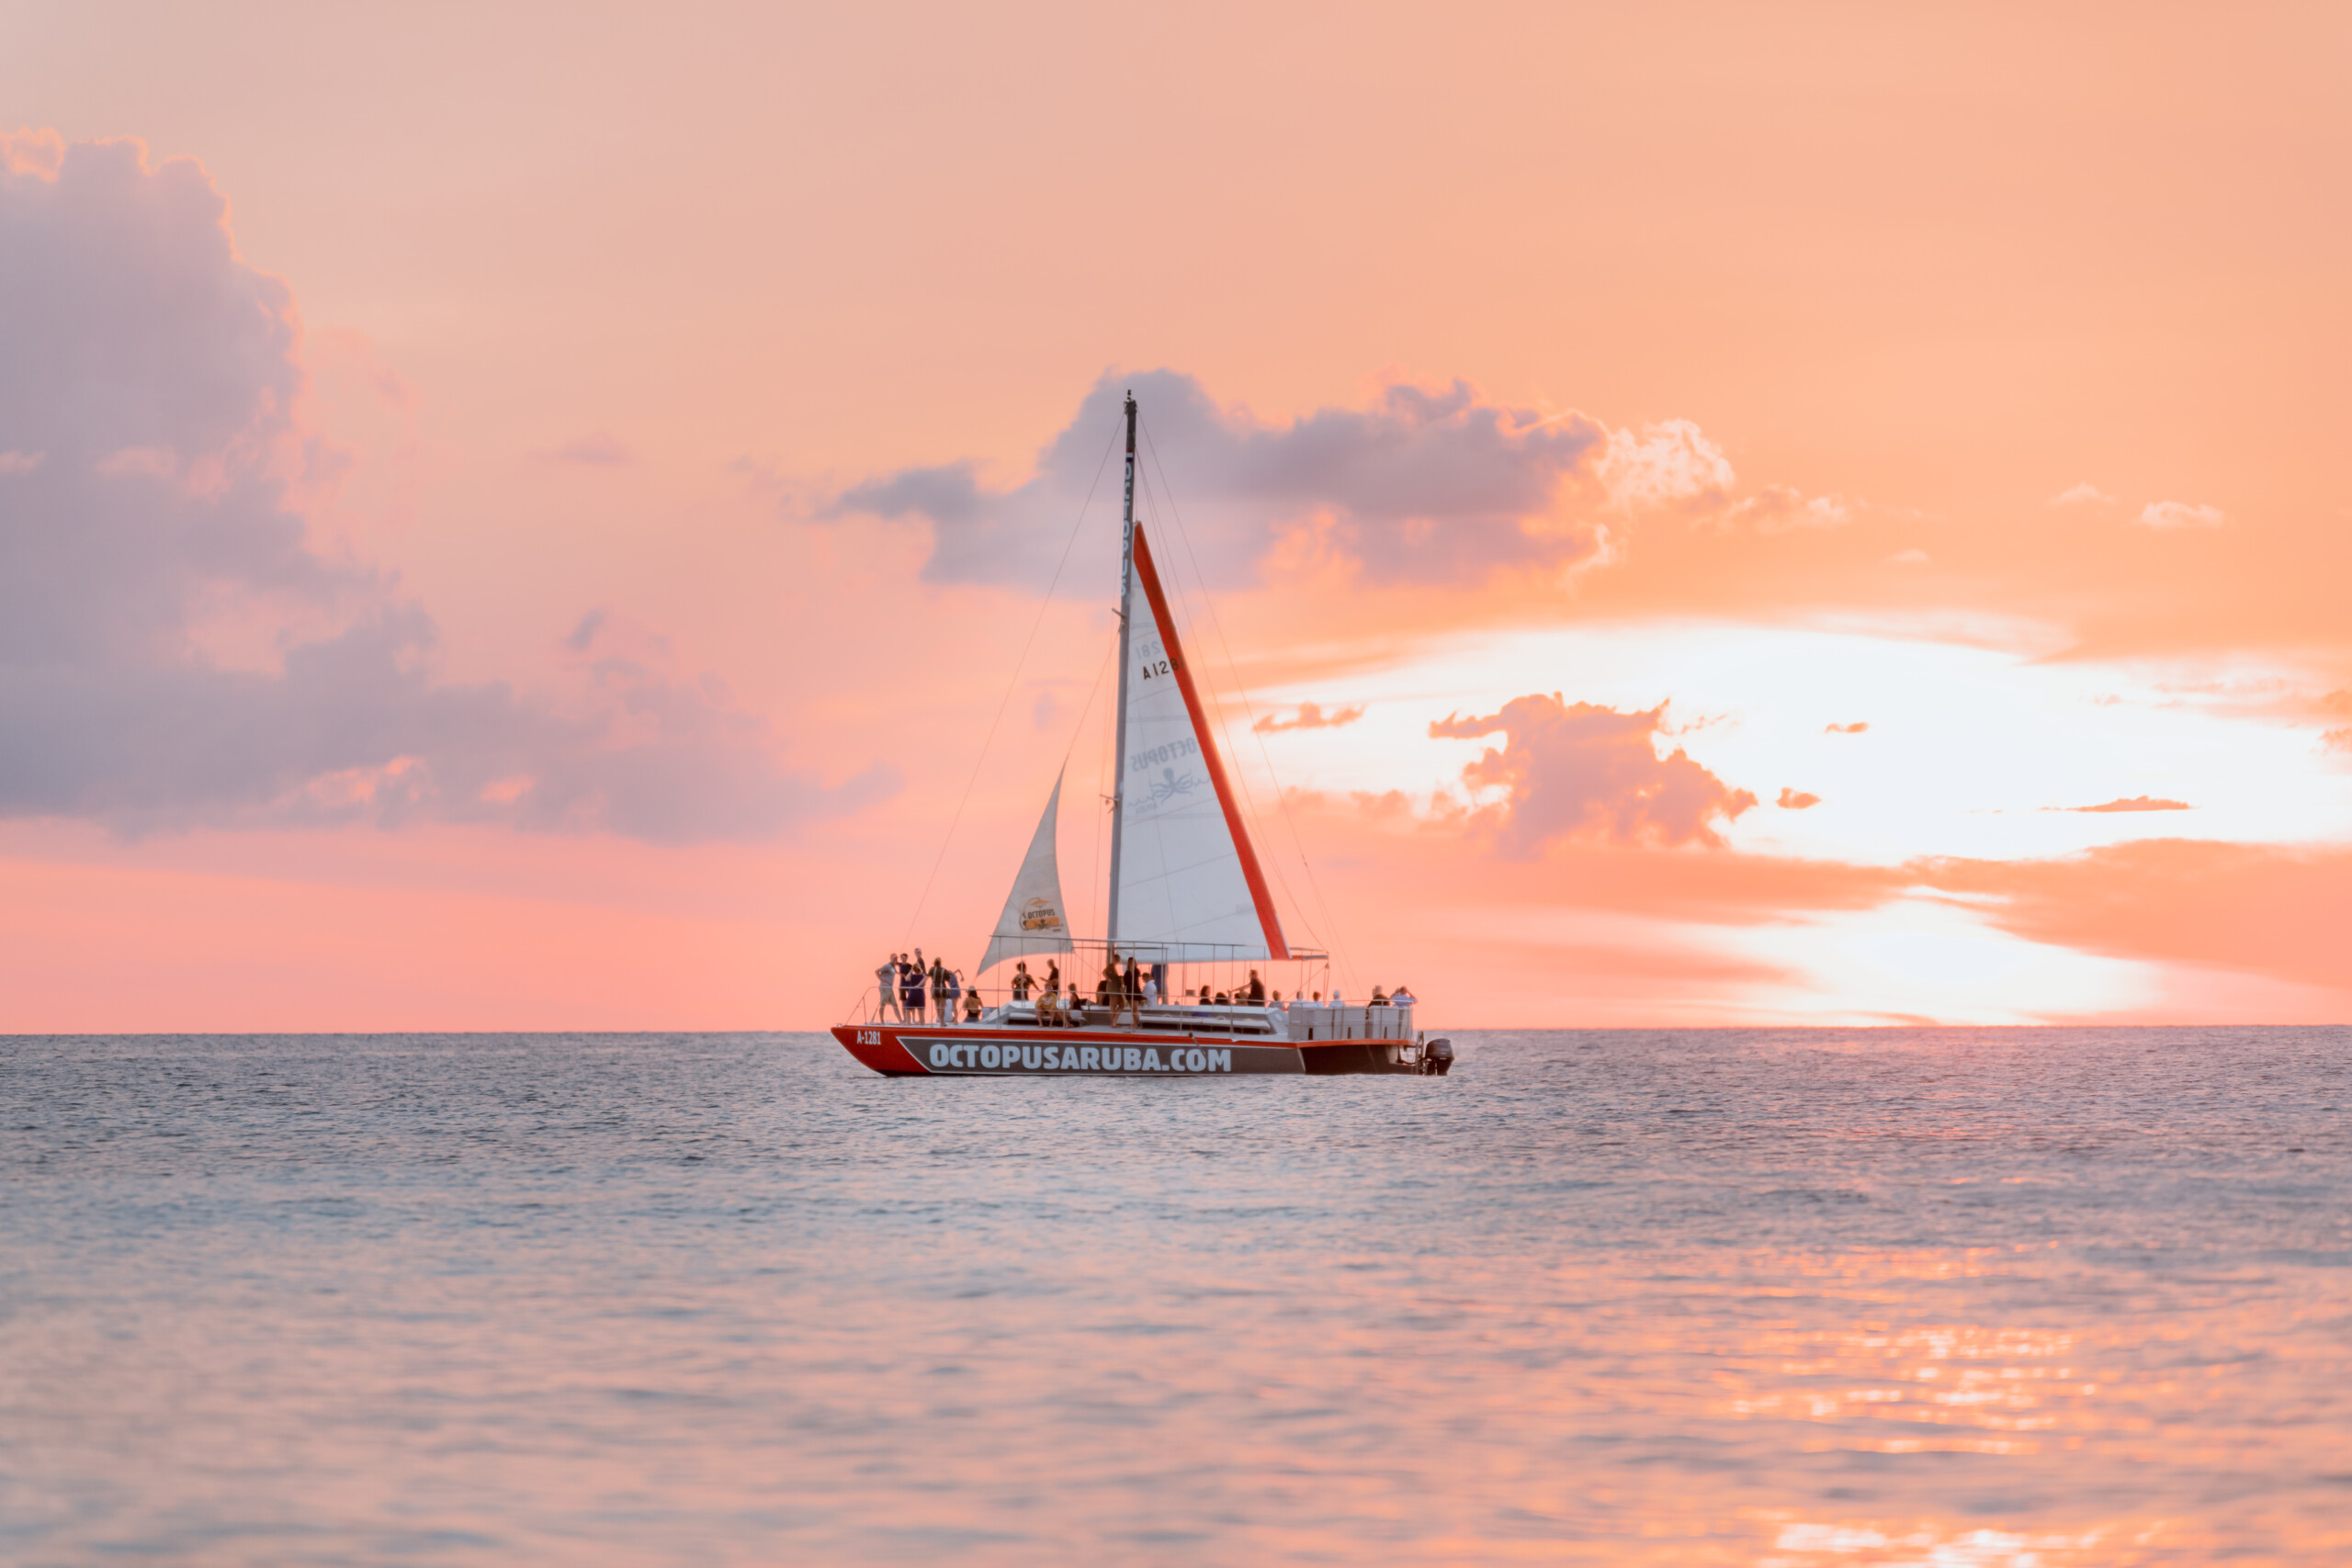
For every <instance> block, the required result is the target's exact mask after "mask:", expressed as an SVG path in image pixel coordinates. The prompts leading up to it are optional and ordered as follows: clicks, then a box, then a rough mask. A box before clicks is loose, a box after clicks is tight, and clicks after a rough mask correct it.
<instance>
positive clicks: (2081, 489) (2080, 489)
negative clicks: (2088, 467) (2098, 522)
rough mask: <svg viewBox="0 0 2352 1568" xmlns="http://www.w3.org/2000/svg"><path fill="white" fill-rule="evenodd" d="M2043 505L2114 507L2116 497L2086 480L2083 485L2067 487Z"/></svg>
mask: <svg viewBox="0 0 2352 1568" xmlns="http://www.w3.org/2000/svg"><path fill="white" fill-rule="evenodd" d="M2042 504H2043V505H2045V506H2112V505H2114V504H2115V497H2113V496H2111V495H2109V494H2108V493H2107V492H2106V491H2103V490H2101V489H2099V488H2098V486H2097V485H2095V484H2093V483H2091V482H2090V481H2089V480H2088V479H2085V480H2084V481H2083V482H2082V483H2081V484H2078V485H2069V486H2067V487H2066V488H2065V489H2064V490H2062V491H2059V492H2058V493H2057V494H2056V495H2053V496H2052V497H2051V498H2050V499H2049V500H2048V501H2046V502H2042Z"/></svg>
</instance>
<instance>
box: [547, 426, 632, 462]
mask: <svg viewBox="0 0 2352 1568" xmlns="http://www.w3.org/2000/svg"><path fill="white" fill-rule="evenodd" d="M548 456H549V457H553V458H554V459H555V460H556V461H557V462H560V463H582V464H586V465H588V466H590V467H593V468H617V467H620V466H622V465H625V464H628V463H634V462H636V461H637V454H636V453H634V452H631V451H630V450H629V449H628V447H627V446H623V445H622V444H621V440H620V437H618V436H616V435H607V434H605V433H604V432H602V431H598V432H596V433H594V434H589V435H583V436H582V437H580V438H579V439H578V440H576V441H567V442H565V443H564V444H563V445H562V446H559V447H557V448H556V449H555V450H554V451H552V452H550V453H548Z"/></svg>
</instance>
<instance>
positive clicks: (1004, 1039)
mask: <svg viewBox="0 0 2352 1568" xmlns="http://www.w3.org/2000/svg"><path fill="white" fill-rule="evenodd" d="M833 1038H834V1039H836V1040H838V1041H840V1042H841V1043H842V1049H843V1050H845V1051H847V1052H848V1053H849V1054H850V1055H853V1056H854V1057H856V1058H857V1059H858V1060H859V1061H860V1062H862V1063H864V1064H865V1066H869V1067H871V1068H873V1069H874V1070H875V1071H876V1072H877V1073H883V1074H886V1075H888V1076H890V1077H916V1076H921V1077H967V1076H973V1075H978V1076H980V1077H992V1076H993V1077H1223V1076H1226V1075H1227V1074H1232V1073H1244V1074H1249V1073H1278V1074H1291V1073H1304V1072H1306V1071H1308V1070H1309V1069H1308V1067H1307V1066H1306V1056H1305V1055H1304V1054H1303V1053H1302V1052H1301V1051H1300V1050H1299V1049H1298V1047H1296V1046H1295V1045H1290V1044H1285V1043H1279V1042H1268V1041H1264V1040H1262V1039H1261V1040H1251V1039H1249V1038H1247V1037H1244V1038H1242V1039H1238V1040H1237V1039H1235V1038H1234V1037H1233V1036H1232V1035H1230V1034H1216V1035H1205V1034H1177V1033H1174V1032H1167V1033H1148V1034H1145V1033H1137V1032H1135V1031H1132V1030H1116V1031H1114V1030H1106V1029H1027V1028H1010V1029H1008V1028H1002V1027H993V1026H989V1025H987V1024H981V1025H976V1026H972V1027H968V1028H947V1029H941V1028H938V1027H936V1026H933V1027H925V1026H923V1025H922V1024H911V1023H837V1024H835V1025H833Z"/></svg>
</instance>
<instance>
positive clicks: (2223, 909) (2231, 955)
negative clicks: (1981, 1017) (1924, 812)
mask: <svg viewBox="0 0 2352 1568" xmlns="http://www.w3.org/2000/svg"><path fill="white" fill-rule="evenodd" d="M1908 870H1909V871H1910V873H1911V874H1913V875H1915V876H1917V877H1918V878H1919V879H1920V880H1922V881H1924V882H1927V883H1928V884H1929V885H1931V886H1936V887H1939V888H1941V889H1944V890H1946V891H1948V892H1956V893H1965V894H1971V895H1976V896H1979V897H1982V896H1987V895H1989V896H1992V897H1995V898H1996V899H1997V900H1998V901H1997V902H1996V903H1993V904H1990V905H1986V906H1979V907H1980V908H1985V912H1986V916H1987V918H1988V919H1992V920H1993V922H1994V923H1995V924H1996V925H1998V926H2000V927H2001V928H2002V929H2004V930H2006V931H2011V932H2013V933H2015V934H2017V935H2018V936H2022V937H2026V938H2028V939H2029V940H2031V941H2034V942H2053V943H2056V944H2059V945H2061V946H2064V947H2071V948H2074V949H2075V950H2076V951H2078V952H2083V953H2104V954H2107V955H2109V956H2110V957H2117V958H2135V959H2144V960H2151V961H2154V962H2158V963H2188V964H2211V965H2214V966H2217V967H2222V968H2228V969H2235V970H2241V971H2245V972H2248V973H2252V974H2259V975H2269V976H2276V977H2278V978H2280V979H2285V980H2291V981H2296V982H2300V983H2302V984H2307V985H2313V986H2322V987H2333V988H2335V989H2338V990H2341V989H2344V988H2345V987H2346V968H2345V964H2344V952H2343V945H2344V943H2343V933H2344V931H2346V930H2347V929H2352V851H2347V850H2346V849H2343V848H2340V847H2338V848H2328V849H2316V848H2315V849H2294V848H2288V847H2281V846H2274V845H2267V844H2232V843H2222V842H2216V841H2211V840H2193V839H2140V840H2133V841H2132V842H2131V843H2128V844H2112V845H2109V846H2107V847H2105V848H2102V849H2097V850H2093V851H2090V852H2087V853H2085V854H2081V855H2075V856H2070V857H2067V858H2064V859H2060V860H2040V861H2008V862H1999V861H1931V862H1922V863H1916V864H1914V865H1913V866H1911V867H1909V868H1908Z"/></svg>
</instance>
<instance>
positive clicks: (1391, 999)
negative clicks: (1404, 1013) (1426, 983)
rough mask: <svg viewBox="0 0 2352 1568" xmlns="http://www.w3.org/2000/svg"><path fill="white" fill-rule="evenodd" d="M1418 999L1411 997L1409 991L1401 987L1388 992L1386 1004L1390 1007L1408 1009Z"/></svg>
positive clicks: (1411, 994)
mask: <svg viewBox="0 0 2352 1568" xmlns="http://www.w3.org/2000/svg"><path fill="white" fill-rule="evenodd" d="M1419 999H1420V998H1419V997H1416V996H1415V995H1413V993H1412V992H1411V991H1410V990H1409V989H1408V988H1407V987H1403V986H1399V987H1397V988H1396V990H1394V991H1392V992H1390V993H1389V996H1388V1003H1389V1005H1390V1006H1391V1007H1400V1008H1408V1007H1411V1006H1412V1005H1413V1004H1414V1003H1415V1002H1417V1001H1419Z"/></svg>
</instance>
